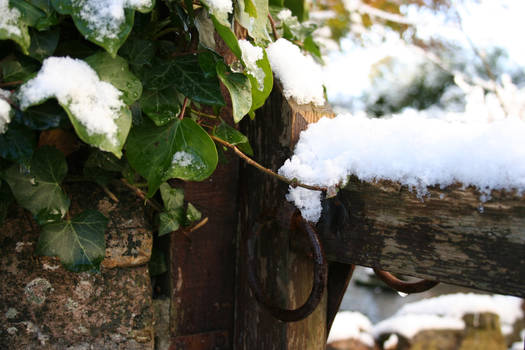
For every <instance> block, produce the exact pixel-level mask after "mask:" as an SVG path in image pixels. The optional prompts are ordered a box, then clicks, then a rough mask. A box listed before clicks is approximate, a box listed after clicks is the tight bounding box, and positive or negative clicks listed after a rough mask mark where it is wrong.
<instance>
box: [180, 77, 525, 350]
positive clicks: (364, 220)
mask: <svg viewBox="0 0 525 350" xmlns="http://www.w3.org/2000/svg"><path fill="white" fill-rule="evenodd" d="M322 116H328V117H330V116H332V113H331V111H330V110H329V109H327V108H313V107H312V106H299V105H297V104H295V103H294V102H293V101H289V100H287V99H285V98H284V97H283V96H282V89H281V88H280V87H279V86H277V87H276V88H274V91H273V92H272V95H271V97H270V99H269V100H268V101H267V103H266V105H265V106H264V107H263V108H261V109H260V110H259V111H258V112H257V116H256V118H255V120H253V121H250V122H248V123H246V124H245V125H243V128H244V129H243V132H244V133H245V134H246V135H247V136H248V138H249V139H250V141H251V144H252V147H253V149H254V159H256V160H257V161H258V162H259V163H261V164H263V165H265V166H266V167H268V168H270V169H274V170H275V169H278V168H279V167H280V166H281V165H282V164H283V162H284V160H286V159H287V158H288V157H289V156H291V154H292V151H293V146H294V145H295V143H296V142H297V140H298V138H299V133H300V132H301V131H302V130H304V129H305V128H306V127H307V125H308V124H309V123H312V122H315V121H317V120H318V119H320V118H321V117H322ZM229 153H232V152H229ZM227 159H228V161H229V164H227V165H226V166H219V168H218V170H217V171H216V173H215V174H214V175H213V176H212V178H210V179H209V180H208V181H206V182H205V183H198V184H191V183H186V184H184V186H185V191H186V198H187V199H188V200H189V201H191V202H194V203H196V205H197V206H198V207H199V208H200V209H202V212H203V215H205V216H208V217H209V222H208V224H207V225H206V226H204V227H203V228H201V229H199V230H197V231H195V232H193V233H192V234H191V236H190V237H189V238H188V237H187V236H184V235H183V234H180V233H175V234H174V236H173V237H172V240H171V254H172V256H171V275H172V277H171V281H172V286H171V290H172V295H171V317H170V324H171V335H172V342H171V348H172V349H232V348H233V349H250V350H251V349H264V350H269V349H324V348H325V343H326V337H327V334H328V331H329V328H330V325H331V322H332V321H333V318H334V316H335V314H336V312H337V310H338V308H339V304H340V302H341V299H342V296H343V293H344V291H345V290H346V287H347V284H348V281H349V278H350V276H351V273H352V271H353V265H354V264H359V265H363V266H369V267H374V268H376V269H381V270H388V271H391V272H395V273H402V274H406V275H411V276H415V277H421V278H424V279H428V280H439V281H442V282H447V283H451V284H457V285H461V286H468V287H473V288H478V289H481V290H485V291H491V292H496V293H502V294H510V295H516V296H521V297H525V267H524V266H525V251H524V248H523V247H524V246H525V202H524V201H523V200H522V197H521V196H518V195H516V194H509V193H503V192H498V193H493V198H492V200H490V201H488V202H487V203H484V204H483V207H482V208H480V205H479V204H480V203H479V200H478V198H479V194H477V193H476V192H475V191H474V190H473V189H469V188H467V189H462V188H460V187H459V186H458V187H452V188H449V189H446V190H440V189H437V188H436V189H431V190H430V192H431V197H429V198H428V199H425V201H424V202H421V201H420V200H419V199H418V198H417V197H416V195H415V194H414V193H411V192H410V191H408V190H407V189H406V188H405V187H401V186H399V185H398V184H395V183H390V182H379V183H375V184H370V183H363V182H360V181H359V180H357V179H352V180H351V181H350V183H349V184H348V185H347V186H346V188H345V189H343V190H341V191H340V192H339V194H338V195H337V196H336V197H335V198H332V199H328V200H326V201H325V202H324V209H323V216H322V218H321V220H320V222H319V224H318V225H317V230H318V232H319V235H320V239H321V242H322V245H323V246H324V251H325V255H326V257H327V259H328V261H329V263H328V278H327V285H326V288H325V292H324V293H323V295H322V298H321V300H320V302H319V305H318V306H317V308H316V309H315V311H314V312H313V313H312V314H311V315H309V316H308V317H307V318H305V319H303V320H300V321H297V322H282V321H279V320H277V319H276V318H274V317H273V316H272V315H271V314H270V313H269V312H268V311H267V310H266V309H264V308H262V307H261V306H260V305H259V303H258V302H257V301H256V300H255V298H254V295H253V293H252V291H251V290H250V288H249V285H248V266H247V254H246V253H247V252H246V249H245V246H246V245H245V244H244V243H245V241H246V236H247V235H248V234H250V233H252V234H253V230H260V232H259V236H258V239H257V243H256V245H255V247H256V249H255V262H256V264H257V266H256V275H257V277H256V278H257V279H259V280H260V281H261V289H262V291H263V293H264V294H265V296H267V298H268V299H270V300H271V301H272V303H274V304H275V305H277V306H278V307H281V308H288V309H294V308H297V307H298V306H300V305H301V304H303V303H304V301H305V300H306V299H307V297H308V295H309V293H310V291H311V289H312V284H313V272H312V271H313V269H314V263H313V259H312V251H311V249H310V248H309V243H308V240H307V239H306V237H305V235H304V234H302V233H301V232H295V231H293V230H291V229H290V227H291V226H292V224H293V223H292V218H293V214H294V212H295V208H294V207H293V206H292V205H291V204H290V203H288V202H286V200H285V194H286V192H287V188H288V185H286V184H284V183H281V182H279V181H277V180H276V179H274V178H272V177H270V176H268V175H266V174H263V173H261V172H260V171H258V170H256V169H254V168H253V167H251V166H250V165H248V164H246V163H240V161H239V160H238V159H237V158H236V157H235V156H233V155H231V154H229V155H228V156H227Z"/></svg>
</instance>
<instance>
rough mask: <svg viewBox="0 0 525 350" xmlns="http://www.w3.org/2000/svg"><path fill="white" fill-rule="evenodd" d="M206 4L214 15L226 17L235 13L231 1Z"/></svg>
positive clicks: (208, 2) (216, 1)
mask: <svg viewBox="0 0 525 350" xmlns="http://www.w3.org/2000/svg"><path fill="white" fill-rule="evenodd" d="M205 4H206V5H208V8H209V9H210V12H211V13H212V14H213V15H216V14H221V15H225V14H228V13H232V11H233V4H232V1H231V0H206V1H205Z"/></svg>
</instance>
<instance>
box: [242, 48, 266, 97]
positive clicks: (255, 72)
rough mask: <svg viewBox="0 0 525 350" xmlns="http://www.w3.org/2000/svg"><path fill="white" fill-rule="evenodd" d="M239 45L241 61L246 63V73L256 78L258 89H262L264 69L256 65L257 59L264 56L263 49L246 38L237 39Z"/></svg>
mask: <svg viewBox="0 0 525 350" xmlns="http://www.w3.org/2000/svg"><path fill="white" fill-rule="evenodd" d="M239 47H240V48H241V52H242V61H243V62H244V64H245V65H246V69H247V71H248V73H249V74H250V75H251V76H253V77H254V78H255V80H257V83H258V84H259V87H258V88H259V90H260V91H262V90H263V89H264V77H265V74H264V71H263V69H262V68H260V67H259V66H257V61H258V60H262V59H263V58H264V55H263V49H262V48H260V47H258V46H254V45H252V44H251V43H250V42H249V41H248V40H245V39H241V40H239Z"/></svg>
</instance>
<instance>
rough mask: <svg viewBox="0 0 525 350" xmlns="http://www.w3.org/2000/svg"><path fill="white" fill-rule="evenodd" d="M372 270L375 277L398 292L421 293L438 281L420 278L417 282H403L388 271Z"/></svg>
mask: <svg viewBox="0 0 525 350" xmlns="http://www.w3.org/2000/svg"><path fill="white" fill-rule="evenodd" d="M374 272H375V274H376V276H377V277H379V279H380V280H381V281H383V282H385V283H386V285H387V286H389V287H390V288H392V289H395V290H397V291H398V292H402V293H406V294H411V293H422V292H426V291H427V290H429V289H431V288H434V287H435V286H436V285H437V284H438V283H439V282H437V281H429V280H421V281H417V282H404V281H401V280H400V279H398V278H397V277H395V276H394V275H392V274H391V273H390V272H386V271H383V270H379V269H374Z"/></svg>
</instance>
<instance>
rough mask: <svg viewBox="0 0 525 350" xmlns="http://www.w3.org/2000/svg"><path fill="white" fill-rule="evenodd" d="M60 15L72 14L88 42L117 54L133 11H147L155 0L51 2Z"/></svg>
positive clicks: (127, 33) (129, 26)
mask: <svg viewBox="0 0 525 350" xmlns="http://www.w3.org/2000/svg"><path fill="white" fill-rule="evenodd" d="M52 3H53V7H54V8H55V9H56V10H57V11H58V12H59V13H60V14H63V15H71V17H72V18H73V21H74V22H75V26H76V27H77V29H78V30H79V32H80V33H82V35H84V37H85V38H86V39H88V40H89V41H91V42H93V43H95V44H97V45H99V46H101V47H103V48H104V49H106V51H107V52H109V53H110V54H111V56H113V57H115V56H116V55H117V51H118V49H119V48H120V47H121V46H122V45H123V44H124V42H125V41H126V39H127V37H128V35H129V34H130V33H131V30H132V29H133V22H134V19H135V10H138V11H139V12H143V13H146V12H149V11H151V9H152V8H153V6H154V0H52Z"/></svg>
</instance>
